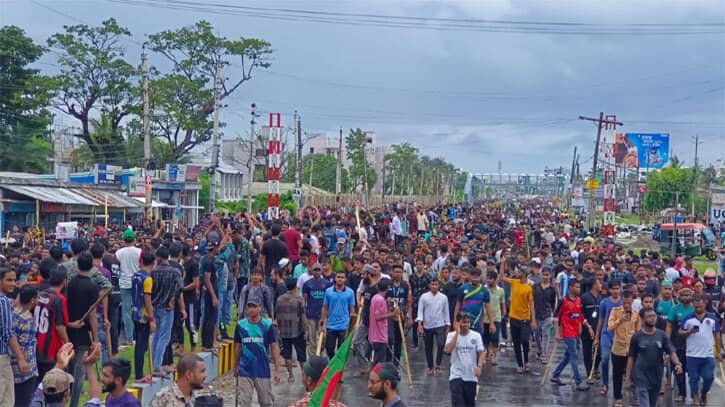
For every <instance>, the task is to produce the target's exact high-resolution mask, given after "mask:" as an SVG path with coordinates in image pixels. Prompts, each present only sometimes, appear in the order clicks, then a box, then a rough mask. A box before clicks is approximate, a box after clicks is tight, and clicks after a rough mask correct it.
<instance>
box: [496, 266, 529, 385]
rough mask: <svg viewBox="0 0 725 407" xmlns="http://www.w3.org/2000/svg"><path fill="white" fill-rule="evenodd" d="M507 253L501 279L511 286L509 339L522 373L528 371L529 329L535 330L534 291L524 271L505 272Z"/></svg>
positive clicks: (517, 370)
mask: <svg viewBox="0 0 725 407" xmlns="http://www.w3.org/2000/svg"><path fill="white" fill-rule="evenodd" d="M507 262H508V255H504V256H503V257H502V258H501V275H502V277H501V281H503V282H504V283H508V284H509V285H510V286H511V305H510V307H509V323H510V325H511V340H512V341H513V345H514V355H515V356H516V364H517V365H518V367H517V368H516V372H517V373H519V374H523V373H524V372H528V371H529V366H528V364H529V337H530V336H531V331H532V330H534V331H535V330H536V319H534V318H533V316H534V315H536V312H535V311H536V310H535V309H534V291H533V289H532V288H531V285H529V281H528V276H527V275H526V272H524V271H523V270H521V269H519V268H518V267H517V268H516V269H515V270H516V271H515V273H516V274H517V275H516V278H511V276H509V275H507V274H505V273H506V272H507V271H508V270H510V268H508V267H505V265H506V263H507Z"/></svg>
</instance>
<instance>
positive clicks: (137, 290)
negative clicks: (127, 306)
mask: <svg viewBox="0 0 725 407" xmlns="http://www.w3.org/2000/svg"><path fill="white" fill-rule="evenodd" d="M147 278H149V274H148V273H147V272H145V271H143V270H139V271H137V272H136V273H135V274H134V275H133V280H131V302H132V309H131V319H132V320H133V321H134V322H142V323H145V322H146V321H145V320H146V319H147V318H148V317H145V316H144V315H143V309H144V306H145V304H144V298H143V296H144V293H143V285H144V282H145V281H146V279H147Z"/></svg>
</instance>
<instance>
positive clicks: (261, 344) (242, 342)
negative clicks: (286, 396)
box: [234, 299, 280, 407]
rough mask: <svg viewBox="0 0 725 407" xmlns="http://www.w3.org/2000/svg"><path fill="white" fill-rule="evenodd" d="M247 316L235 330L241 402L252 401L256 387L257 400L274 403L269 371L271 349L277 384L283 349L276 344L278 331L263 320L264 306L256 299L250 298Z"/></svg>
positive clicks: (268, 405) (264, 405)
mask: <svg viewBox="0 0 725 407" xmlns="http://www.w3.org/2000/svg"><path fill="white" fill-rule="evenodd" d="M246 308H247V317H246V318H244V319H242V320H241V321H239V323H238V324H237V329H236V331H235V332H234V342H235V343H236V344H237V348H236V352H235V355H234V360H235V363H236V367H235V371H236V372H237V376H239V381H238V383H237V390H236V391H238V392H239V393H240V401H241V405H243V406H248V405H251V404H252V395H253V394H254V390H255V389H256V390H257V400H258V401H259V405H260V406H261V407H271V406H272V405H273V404H274V397H273V396H272V384H271V382H270V377H271V376H272V375H271V372H270V371H269V362H270V350H271V356H272V362H273V363H274V384H279V382H280V370H279V368H280V352H279V344H278V343H277V330H276V329H275V327H274V325H272V321H270V320H269V319H262V313H261V310H262V308H261V306H260V304H258V301H256V300H255V299H249V300H247V307H246Z"/></svg>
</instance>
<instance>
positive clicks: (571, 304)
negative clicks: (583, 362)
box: [551, 280, 592, 391]
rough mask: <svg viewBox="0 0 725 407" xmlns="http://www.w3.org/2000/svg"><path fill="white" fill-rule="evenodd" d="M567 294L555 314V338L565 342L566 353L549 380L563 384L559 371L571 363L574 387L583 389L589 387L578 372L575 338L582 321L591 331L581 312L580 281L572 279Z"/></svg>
mask: <svg viewBox="0 0 725 407" xmlns="http://www.w3.org/2000/svg"><path fill="white" fill-rule="evenodd" d="M569 284H570V285H569V295H568V296H567V297H566V298H564V299H563V300H562V302H561V304H560V305H559V309H558V312H557V313H556V316H557V317H558V318H559V323H558V324H557V325H556V340H557V341H561V340H564V343H565V344H566V353H564V358H563V359H562V360H561V362H560V363H559V365H558V366H557V367H556V369H555V370H554V373H553V375H552V376H551V382H552V383H556V384H558V385H560V386H561V385H564V382H563V381H562V380H561V379H560V378H559V375H561V372H562V371H563V370H564V368H565V367H566V365H567V364H571V369H572V370H573V371H574V380H575V381H576V389H577V390H581V391H585V390H588V389H589V385H587V384H586V383H584V382H583V381H582V377H581V375H580V374H579V365H578V364H577V353H576V351H577V349H576V347H577V339H578V338H579V335H580V334H581V330H582V323H584V324H586V325H587V327H588V328H589V330H590V332H592V331H591V326H589V325H588V324H587V322H586V320H585V319H584V314H583V313H582V300H581V298H579V292H580V291H581V285H580V282H579V281H577V280H572V281H571V283H569Z"/></svg>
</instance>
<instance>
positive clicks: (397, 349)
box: [388, 319, 405, 367]
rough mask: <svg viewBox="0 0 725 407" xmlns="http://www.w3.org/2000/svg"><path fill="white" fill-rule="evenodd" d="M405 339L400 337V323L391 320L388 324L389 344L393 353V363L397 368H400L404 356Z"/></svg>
mask: <svg viewBox="0 0 725 407" xmlns="http://www.w3.org/2000/svg"><path fill="white" fill-rule="evenodd" d="M404 340H405V338H404V337H402V336H401V335H400V327H399V325H398V321H396V320H395V319H391V320H390V323H388V344H389V345H390V351H391V352H392V362H393V364H394V365H395V367H398V366H400V358H401V357H402V355H403V341H404Z"/></svg>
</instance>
